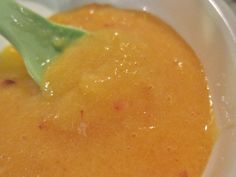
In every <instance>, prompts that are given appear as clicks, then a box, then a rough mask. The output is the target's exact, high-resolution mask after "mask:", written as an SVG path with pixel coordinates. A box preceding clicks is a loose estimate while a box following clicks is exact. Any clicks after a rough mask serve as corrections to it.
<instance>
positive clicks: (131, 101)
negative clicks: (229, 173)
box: [0, 4, 216, 177]
mask: <svg viewBox="0 0 236 177" xmlns="http://www.w3.org/2000/svg"><path fill="white" fill-rule="evenodd" d="M51 19H52V20H53V21H56V22H58V23H63V24H69V25H73V26H76V27H82V28H84V29H87V30H89V31H90V34H88V35H87V36H85V37H83V38H82V39H80V40H79V41H77V42H76V43H75V44H74V45H73V46H71V47H70V48H69V49H67V50H66V51H65V52H64V54H63V55H62V56H60V58H58V59H57V60H56V61H55V62H53V65H50V67H49V69H48V70H47V71H46V72H45V79H44V83H43V88H42V89H41V90H40V88H39V87H38V86H37V85H36V84H35V83H34V81H32V79H31V78H30V77H29V76H28V74H27V72H26V70H25V68H24V65H23V62H22V59H21V57H20V56H19V54H18V53H17V52H16V51H15V50H14V49H13V48H11V47H8V48H6V49H5V50H4V51H3V52H2V53H1V55H0V105H1V106H0V176H1V177H200V176H201V174H202V173H203V170H204V168H205V166H206V164H207V161H208V158H209V155H210V152H211V149H212V146H213V144H214V140H215V134H216V127H215V122H214V118H213V115H212V109H211V105H210V101H209V93H208V89H207V83H206V80H205V76H204V72H203V68H202V66H201V65H200V62H199V60H198V58H197V57H196V55H195V54H194V52H193V51H192V50H191V48H190V47H189V46H188V45H187V44H186V43H185V42H184V41H183V40H182V39H181V37H180V36H179V35H178V34H176V32H175V31H173V30H172V29H171V28H170V27H169V26H168V25H166V24H165V23H164V22H162V21H161V20H159V19H157V18H156V17H153V16H151V15H149V14H148V13H146V12H138V11H132V10H122V9H117V8H113V7H111V6H107V5H96V4H92V5H87V6H84V7H82V8H79V9H75V10H72V11H68V12H62V13H59V14H56V15H55V16H53V17H52V18H51Z"/></svg>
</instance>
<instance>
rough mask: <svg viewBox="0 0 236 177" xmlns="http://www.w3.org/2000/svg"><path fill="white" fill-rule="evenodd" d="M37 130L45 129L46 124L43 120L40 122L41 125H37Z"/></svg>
mask: <svg viewBox="0 0 236 177" xmlns="http://www.w3.org/2000/svg"><path fill="white" fill-rule="evenodd" d="M38 128H39V129H40V130H43V129H47V122H46V121H45V120H44V121H43V122H41V123H40V124H39V125H38Z"/></svg>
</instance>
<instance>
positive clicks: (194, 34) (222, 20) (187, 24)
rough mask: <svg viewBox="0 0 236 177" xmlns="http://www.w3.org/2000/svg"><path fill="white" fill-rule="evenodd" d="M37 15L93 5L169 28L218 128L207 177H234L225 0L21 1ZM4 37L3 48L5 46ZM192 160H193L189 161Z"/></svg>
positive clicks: (232, 45) (234, 26)
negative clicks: (200, 76) (184, 45)
mask: <svg viewBox="0 0 236 177" xmlns="http://www.w3.org/2000/svg"><path fill="white" fill-rule="evenodd" d="M19 1H21V2H23V3H24V4H26V5H27V6H29V7H32V8H33V9H34V10H36V11H38V12H39V13H41V14H43V15H45V16H48V15H50V14H52V13H53V12H56V11H60V10H65V9H68V8H73V7H75V6H80V5H84V4H87V3H91V2H98V3H109V4H113V5H116V6H119V7H124V8H133V9H140V10H146V11H149V12H151V13H153V14H155V15H157V16H159V17H160V18H162V19H163V20H164V21H166V22H167V23H168V24H169V25H171V26H172V27H173V28H174V29H175V30H176V31H177V32H178V33H179V34H180V35H181V36H182V37H183V38H184V39H185V40H186V41H187V42H188V43H189V44H190V45H191V46H192V48H193V49H194V51H195V52H196V53H197V55H198V56H199V58H200V60H201V62H202V64H203V66H204V68H205V71H206V74H207V78H208V82H209V88H210V93H211V95H212V101H213V107H214V114H215V117H216V120H217V123H218V127H219V129H220V134H219V138H218V141H217V143H216V145H215V148H214V151H213V153H212V155H211V158H210V161H209V163H208V166H207V168H206V170H205V173H204V175H203V176H204V177H236V92H235V91H236V18H235V17H234V15H233V13H232V12H231V11H230V9H229V8H228V7H227V6H226V4H225V3H224V2H223V1H222V0H28V1H27V0H19ZM5 42H6V41H4V40H3V38H1V37H0V49H1V48H2V47H3V46H4V45H5ZM190 160H191V159H190Z"/></svg>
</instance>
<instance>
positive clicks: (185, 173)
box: [179, 170, 188, 177]
mask: <svg viewBox="0 0 236 177" xmlns="http://www.w3.org/2000/svg"><path fill="white" fill-rule="evenodd" d="M179 177H188V173H187V171H186V170H184V171H182V172H180V174H179Z"/></svg>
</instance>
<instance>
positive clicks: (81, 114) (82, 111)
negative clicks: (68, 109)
mask: <svg viewBox="0 0 236 177" xmlns="http://www.w3.org/2000/svg"><path fill="white" fill-rule="evenodd" d="M80 117H81V118H82V119H83V118H84V110H81V111H80Z"/></svg>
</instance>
